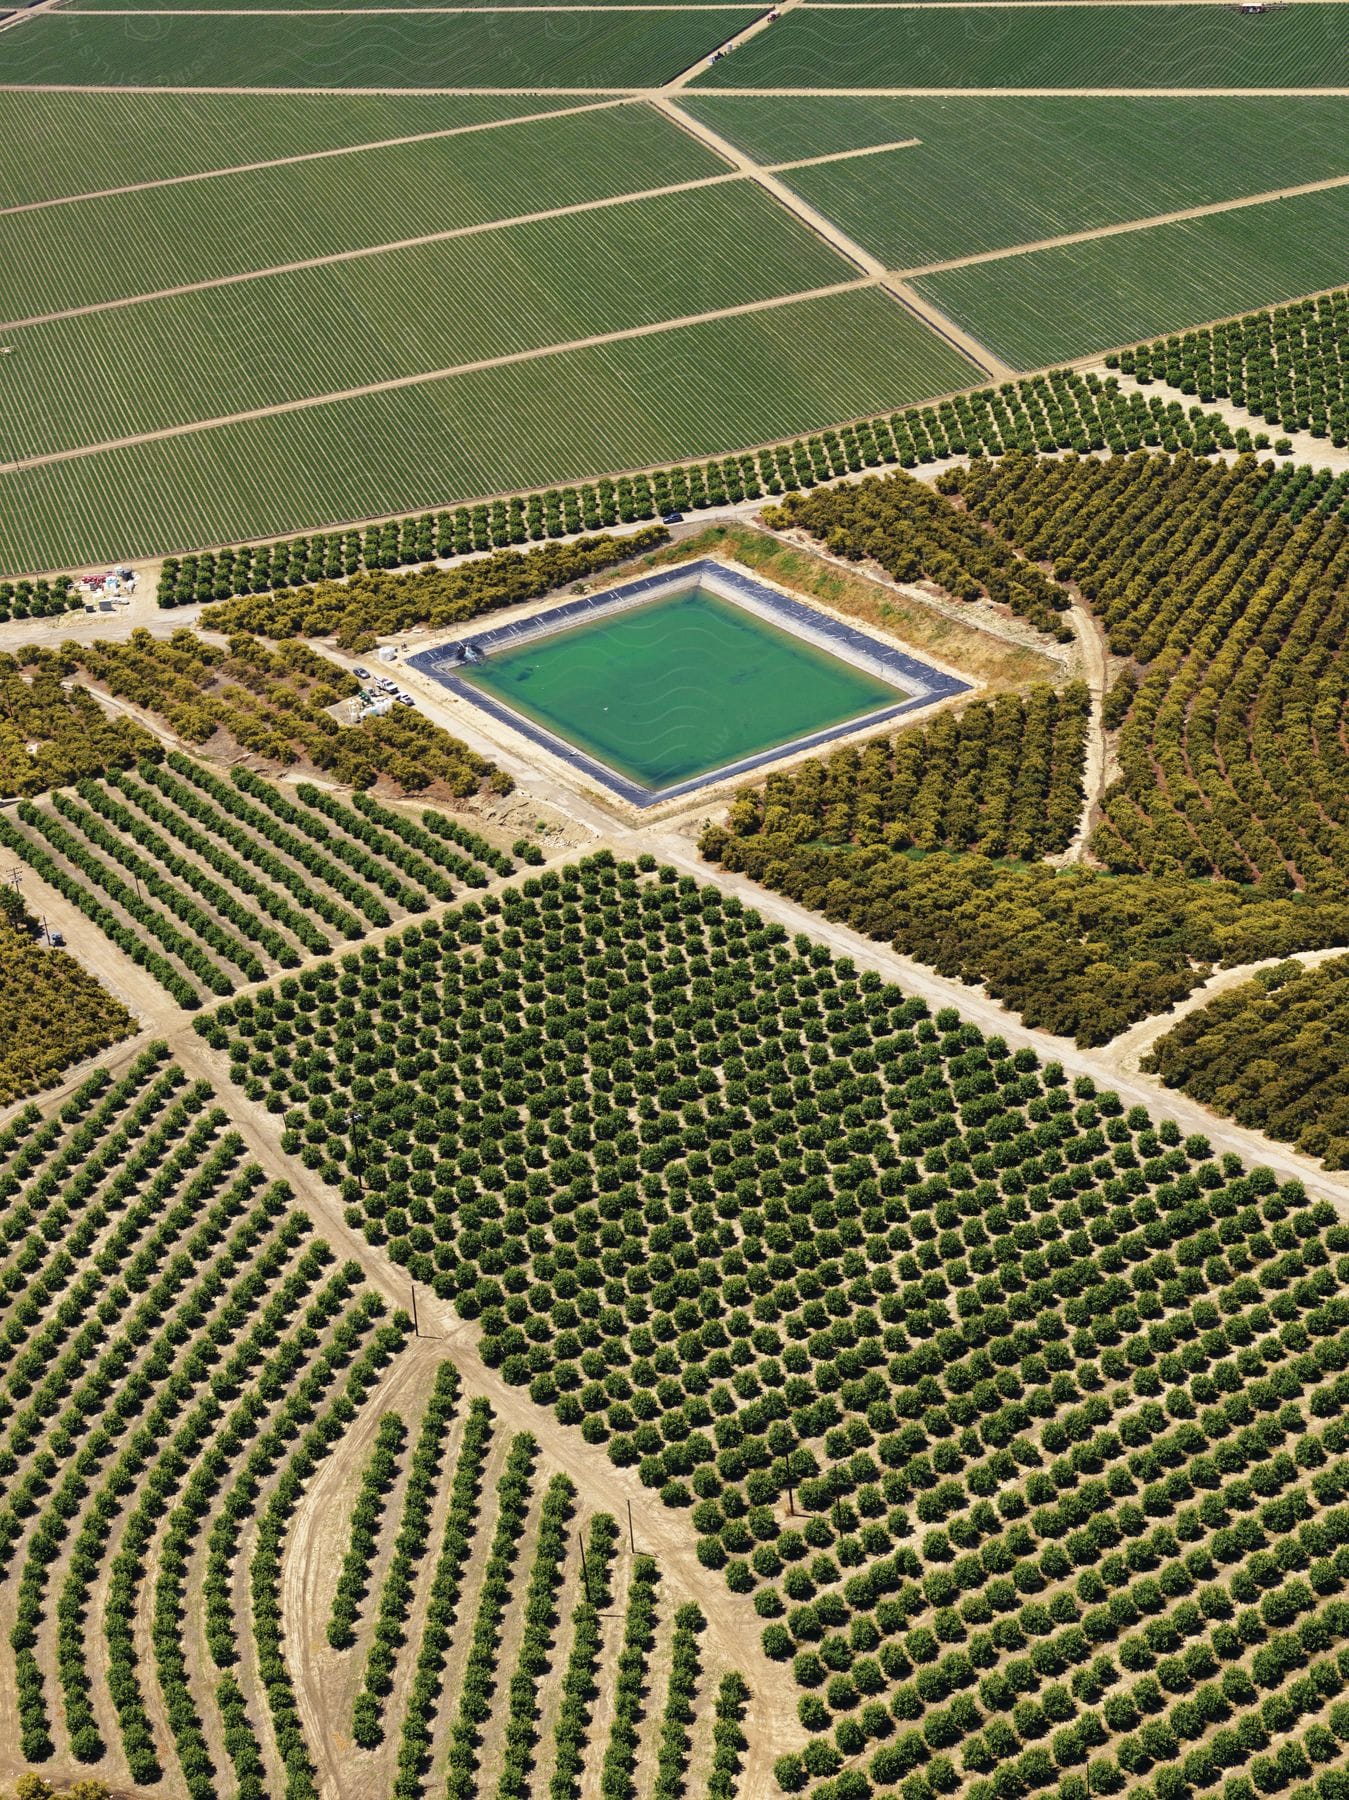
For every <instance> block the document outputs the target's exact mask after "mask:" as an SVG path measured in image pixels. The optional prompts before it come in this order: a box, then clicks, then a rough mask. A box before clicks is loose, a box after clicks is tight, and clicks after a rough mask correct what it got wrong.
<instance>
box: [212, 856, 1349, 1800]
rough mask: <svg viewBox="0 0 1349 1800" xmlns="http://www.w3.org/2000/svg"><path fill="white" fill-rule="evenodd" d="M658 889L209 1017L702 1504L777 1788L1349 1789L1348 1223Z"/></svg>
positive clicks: (994, 1045) (512, 1344)
mask: <svg viewBox="0 0 1349 1800" xmlns="http://www.w3.org/2000/svg"><path fill="white" fill-rule="evenodd" d="M648 860H649V859H648ZM650 867H651V871H652V873H651V874H650V875H649V876H647V877H643V876H642V875H641V874H639V872H638V870H637V869H636V868H634V867H633V866H632V865H630V864H629V865H615V864H614V863H613V862H612V859H610V858H608V857H606V856H601V857H599V858H597V859H594V860H592V861H590V862H587V863H585V864H582V865H581V866H580V867H579V868H572V869H569V870H564V871H562V872H560V873H558V872H551V873H548V874H545V875H544V876H542V877H540V878H538V879H537V880H531V881H528V882H526V883H525V886H524V888H523V890H521V891H508V892H506V893H503V894H502V895H500V896H498V897H496V898H495V899H493V900H492V901H490V902H489V903H488V905H487V907H486V909H485V910H484V909H483V908H480V907H477V906H470V907H468V908H466V909H464V910H463V911H461V912H460V913H459V914H457V915H453V914H452V915H448V916H445V917H442V918H441V919H440V920H439V921H438V922H436V923H435V924H434V925H432V926H426V925H423V926H420V927H412V928H410V929H409V930H408V931H406V932H405V933H404V934H403V935H402V937H401V938H400V939H396V940H391V941H389V942H387V943H386V944H385V945H384V946H383V948H382V950H374V949H372V950H369V951H366V952H362V953H358V954H355V955H352V956H350V957H348V958H346V959H345V960H344V961H342V962H340V963H334V964H330V965H328V966H326V967H321V968H316V969H311V970H309V971H307V972H306V973H305V974H303V975H301V976H300V977H298V978H289V979H287V980H286V981H283V982H282V984H281V986H280V988H279V989H278V990H275V991H272V992H268V993H264V994H262V995H259V996H257V997H255V998H252V999H248V1000H240V1001H237V1002H234V1003H230V1004H227V1005H226V1006H225V1007H224V1008H222V1009H220V1010H218V1011H217V1012H216V1013H215V1014H214V1015H212V1016H210V1017H208V1018H204V1019H203V1020H202V1021H201V1024H200V1026H199V1029H200V1030H201V1031H202V1032H203V1034H204V1035H205V1037H206V1038H207V1041H208V1042H210V1043H211V1044H213V1045H214V1046H215V1047H217V1048H219V1049H222V1050H227V1051H228V1052H229V1055H230V1058H231V1063H232V1070H233V1074H234V1077H235V1079H236V1080H237V1081H239V1082H240V1083H242V1084H243V1086H244V1088H245V1090H246V1092H247V1093H248V1094H249V1095H250V1096H251V1097H254V1098H256V1099H259V1100H262V1101H264V1102H265V1103H266V1104H267V1106H268V1107H269V1109H270V1110H272V1111H273V1112H275V1113H277V1114H278V1115H279V1116H282V1117H284V1121H285V1125H286V1128H287V1131H288V1132H289V1133H290V1134H291V1137H290V1144H291V1147H292V1149H293V1150H300V1149H303V1151H304V1154H305V1155H306V1157H308V1158H310V1159H312V1161H313V1162H314V1163H315V1164H316V1165H317V1166H318V1167H319V1169H320V1172H321V1173H322V1174H324V1175H325V1176H326V1177H327V1178H329V1179H331V1180H334V1181H339V1180H340V1182H341V1185H342V1190H343V1193H344V1195H345V1198H346V1204H347V1207H348V1218H349V1220H350V1221H351V1222H353V1223H354V1224H357V1225H363V1226H364V1229H365V1232H366V1235H367V1237H368V1238H369V1239H370V1241H371V1242H372V1243H376V1244H383V1245H385V1246H386V1247H387V1250H388V1253H389V1254H390V1255H391V1256H392V1257H393V1258H394V1260H395V1261H398V1262H401V1263H404V1264H406V1265H407V1266H408V1267H409V1268H410V1269H411V1270H412V1271H413V1272H414V1273H415V1274H416V1275H417V1277H418V1279H419V1280H422V1281H431V1282H433V1283H434V1285H435V1286H436V1288H437V1289H438V1290H439V1291H441V1292H442V1293H445V1294H448V1295H451V1296H453V1298H454V1302H455V1305H456V1307H457V1308H458V1310H459V1311H460V1313H461V1314H464V1315H465V1316H467V1317H470V1318H476V1319H477V1320H479V1321H480V1325H481V1329H482V1332H483V1337H482V1351H483V1354H484V1356H485V1357H486V1359H487V1360H488V1362H489V1363H494V1364H496V1365H498V1366H499V1367H500V1369H501V1371H502V1374H503V1375H504V1376H505V1378H506V1380H507V1381H509V1382H512V1383H517V1384H522V1385H527V1386H528V1388H529V1392H530V1394H531V1397H532V1398H533V1399H534V1400H535V1402H536V1403H537V1404H539V1405H551V1406H552V1407H553V1408H554V1410H555V1412H556V1414H557V1417H558V1418H559V1419H560V1420H561V1421H562V1422H563V1423H564V1424H568V1425H573V1426H579V1427H580V1429H581V1435H582V1436H583V1437H584V1439H585V1440H586V1441H587V1442H588V1443H589V1444H591V1445H594V1446H597V1447H598V1446H605V1447H606V1448H607V1451H608V1454H609V1456H610V1457H611V1459H612V1460H613V1461H614V1462H616V1463H617V1464H619V1465H620V1466H622V1465H635V1466H637V1467H638V1469H639V1471H640V1475H641V1479H642V1480H643V1482H644V1483H646V1484H647V1485H648V1486H649V1487H651V1488H652V1489H654V1490H659V1493H660V1496H661V1498H662V1500H663V1501H664V1502H665V1504H666V1505H668V1506H670V1507H673V1508H676V1509H679V1508H684V1507H689V1508H691V1509H692V1525H693V1528H694V1530H695V1531H696V1532H697V1533H698V1534H699V1548H698V1554H699V1557H700V1560H701V1561H702V1562H703V1564H704V1566H705V1567H706V1568H707V1569H709V1570H710V1571H721V1573H722V1577H723V1578H724V1579H725V1581H726V1582H727V1584H728V1585H729V1586H730V1588H731V1589H732V1591H733V1592H735V1593H739V1594H744V1595H746V1596H747V1597H748V1596H753V1607H754V1611H755V1612H756V1613H757V1614H758V1617H759V1619H760V1620H761V1621H763V1622H764V1629H763V1642H764V1647H765V1650H766V1651H767V1653H768V1654H769V1656H771V1657H775V1658H778V1659H780V1660H781V1661H782V1662H783V1663H784V1665H786V1666H785V1667H784V1676H785V1675H787V1674H788V1673H789V1672H790V1675H791V1677H792V1678H793V1679H794V1681H795V1683H796V1686H797V1688H798V1690H799V1692H800V1705H799V1711H800V1715H801V1719H802V1722H803V1723H804V1724H805V1725H806V1727H807V1729H808V1730H809V1731H810V1732H811V1734H812V1736H811V1740H810V1742H809V1744H808V1745H807V1748H806V1750H805V1752H804V1754H803V1756H802V1757H796V1756H789V1757H787V1758H785V1759H784V1761H783V1762H782V1763H781V1764H780V1765H779V1778H780V1780H781V1782H782V1784H783V1785H784V1786H785V1787H787V1788H788V1789H791V1788H795V1787H799V1786H801V1785H803V1784H804V1783H805V1782H806V1781H807V1780H808V1779H809V1777H811V1776H815V1777H828V1778H830V1780H831V1781H832V1780H833V1778H834V1776H835V1774H836V1772H837V1771H838V1770H839V1769H840V1766H841V1765H847V1766H848V1768H849V1770H850V1773H849V1774H848V1775H847V1776H845V1777H843V1778H840V1779H839V1780H838V1781H837V1783H836V1784H835V1785H834V1786H832V1787H830V1788H829V1789H828V1791H829V1792H830V1793H831V1794H832V1795H833V1796H835V1797H836V1800H838V1797H842V1796H845V1795H846V1796H848V1797H851V1796H853V1795H856V1796H858V1797H859V1800H865V1797H866V1796H867V1795H869V1794H870V1793H871V1792H872V1785H871V1783H873V1782H874V1784H875V1786H876V1787H877V1788H884V1789H886V1790H887V1791H889V1789H890V1788H891V1787H892V1786H893V1785H895V1784H897V1783H898V1782H899V1781H900V1780H902V1779H905V1778H914V1779H916V1780H917V1781H919V1782H920V1783H921V1786H913V1787H912V1789H911V1788H910V1786H909V1784H908V1781H906V1786H905V1790H904V1791H905V1794H906V1796H909V1797H910V1800H911V1796H917V1795H919V1794H920V1792H921V1794H923V1795H932V1794H935V1793H942V1792H947V1791H952V1790H954V1789H955V1788H957V1787H959V1786H961V1784H962V1782H964V1783H968V1784H969V1785H968V1787H967V1790H966V1791H967V1792H968V1794H969V1795H970V1796H972V1797H973V1800H1001V1797H1002V1796H1004V1795H1007V1796H1019V1795H1021V1794H1024V1793H1026V1792H1028V1791H1031V1790H1034V1789H1043V1788H1045V1787H1050V1788H1053V1787H1054V1786H1055V1785H1056V1784H1057V1793H1058V1796H1060V1797H1061V1800H1085V1796H1086V1795H1087V1793H1088V1791H1090V1792H1093V1793H1101V1794H1108V1793H1112V1792H1115V1791H1117V1790H1118V1789H1120V1788H1121V1787H1123V1786H1126V1785H1128V1784H1130V1783H1132V1782H1134V1781H1136V1780H1137V1779H1138V1778H1139V1777H1141V1776H1144V1775H1148V1774H1150V1773H1151V1774H1154V1776H1155V1779H1156V1785H1155V1786H1154V1787H1152V1788H1151V1789H1149V1791H1150V1792H1153V1793H1155V1794H1157V1795H1159V1796H1162V1795H1166V1796H1170V1797H1171V1800H1184V1797H1185V1796H1187V1795H1189V1794H1190V1793H1191V1792H1193V1791H1196V1790H1200V1789H1204V1788H1207V1787H1209V1786H1211V1785H1212V1784H1213V1783H1214V1782H1215V1781H1218V1780H1220V1779H1222V1777H1223V1774H1224V1771H1228V1770H1230V1771H1236V1772H1237V1773H1239V1774H1241V1775H1244V1776H1246V1777H1248V1778H1250V1779H1252V1780H1254V1782H1255V1784H1256V1786H1257V1787H1258V1788H1259V1790H1260V1791H1261V1792H1264V1793H1271V1794H1272V1793H1277V1792H1280V1791H1282V1788H1283V1787H1284V1786H1285V1785H1287V1784H1288V1783H1289V1782H1291V1781H1295V1780H1298V1779H1305V1778H1307V1777H1309V1776H1310V1775H1312V1774H1313V1773H1314V1771H1315V1769H1316V1767H1318V1766H1325V1765H1326V1764H1327V1763H1336V1762H1342V1761H1343V1757H1344V1745H1345V1743H1347V1742H1349V1708H1346V1707H1345V1706H1343V1705H1339V1704H1337V1703H1338V1700H1339V1696H1340V1695H1341V1694H1342V1693H1343V1692H1344V1690H1345V1688H1346V1686H1349V1605H1347V1604H1346V1603H1345V1601H1344V1600H1343V1599H1342V1598H1339V1596H1340V1595H1342V1594H1343V1593H1344V1590H1345V1588H1346V1586H1349V1509H1346V1507H1345V1506H1344V1505H1343V1504H1342V1502H1343V1501H1344V1500H1345V1499H1346V1497H1347V1496H1349V1458H1347V1457H1346V1452H1349V1424H1346V1418H1345V1415H1346V1410H1347V1408H1349V1398H1347V1395H1346V1379H1347V1378H1346V1376H1345V1375H1344V1373H1343V1371H1344V1370H1345V1369H1346V1366H1347V1365H1349V1302H1346V1301H1345V1300H1344V1298H1343V1297H1342V1295H1341V1294H1340V1292H1339V1288H1340V1286H1341V1285H1342V1284H1343V1282H1344V1280H1345V1279H1346V1278H1349V1260H1346V1255H1345V1253H1346V1252H1349V1230H1346V1228H1345V1227H1344V1226H1342V1225H1339V1224H1337V1223H1336V1218H1335V1214H1334V1211H1333V1209H1332V1208H1330V1207H1329V1206H1328V1205H1322V1206H1319V1207H1316V1208H1310V1207H1308V1206H1307V1204H1306V1202H1305V1198H1304V1196H1303V1194H1302V1191H1301V1189H1300V1187H1299V1185H1298V1184H1297V1183H1292V1184H1289V1185H1288V1186H1287V1187H1285V1188H1283V1189H1281V1190H1280V1189H1278V1188H1277V1186H1276V1183H1275V1181H1274V1179H1273V1177H1272V1176H1270V1175H1269V1174H1268V1172H1267V1171H1264V1172H1262V1171H1258V1170H1257V1171H1255V1172H1254V1173H1250V1174H1248V1173H1245V1172H1243V1170H1242V1169H1241V1167H1240V1164H1239V1163H1238V1162H1237V1160H1236V1159H1235V1158H1231V1157H1228V1158H1225V1159H1224V1160H1223V1161H1222V1162H1221V1164H1220V1163H1219V1162H1217V1161H1215V1160H1213V1158H1212V1157H1211V1155H1210V1152H1209V1147H1208V1144H1207V1142H1206V1141H1205V1140H1203V1139H1202V1138H1189V1139H1186V1140H1185V1141H1184V1142H1183V1143H1182V1141H1181V1138H1180V1134H1179V1133H1178V1131H1177V1130H1176V1129H1175V1127H1174V1126H1171V1125H1165V1124H1164V1125H1162V1126H1161V1127H1157V1126H1155V1125H1154V1124H1153V1122H1152V1121H1151V1120H1150V1119H1149V1118H1148V1117H1147V1115H1146V1114H1145V1113H1144V1112H1143V1110H1142V1108H1135V1109H1134V1110H1133V1111H1132V1112H1130V1113H1129V1114H1128V1115H1127V1117H1126V1116H1125V1113H1124V1108H1123V1106H1122V1105H1121V1103H1120V1102H1119V1100H1118V1099H1117V1098H1116V1097H1115V1096H1114V1095H1113V1094H1108V1093H1098V1092H1097V1091H1096V1090H1095V1088H1094V1087H1093V1086H1092V1084H1091V1083H1090V1082H1088V1081H1079V1082H1078V1083H1077V1084H1076V1088H1075V1090H1073V1091H1070V1090H1069V1088H1068V1086H1067V1085H1066V1084H1065V1081H1064V1077H1063V1075H1062V1072H1061V1071H1060V1070H1058V1069H1057V1068H1056V1067H1055V1066H1053V1065H1051V1066H1048V1067H1045V1068H1040V1067H1039V1066H1037V1064H1036V1062H1035V1059H1034V1057H1033V1056H1032V1055H1031V1054H1030V1053H1029V1052H1021V1053H1018V1054H1017V1055H1016V1056H1015V1057H1013V1056H1010V1055H1009V1054H1008V1052H1007V1049H1006V1047H1005V1045H1003V1044H1002V1043H1001V1042H1000V1041H999V1040H996V1039H994V1040H987V1041H986V1040H984V1039H983V1038H982V1037H981V1036H980V1034H979V1033H978V1032H977V1031H975V1030H973V1029H972V1028H970V1027H968V1026H964V1027H962V1026H961V1025H960V1022H959V1019H958V1017H957V1015H956V1014H955V1012H954V1010H950V1011H948V1012H946V1013H943V1014H940V1015H939V1016H938V1017H937V1018H936V1019H935V1020H933V1019H930V1018H929V1017H928V1015H927V1009H926V1007H925V1006H924V1005H923V1004H922V1003H921V1002H914V1001H908V1000H906V999H905V997H904V996H903V994H902V993H901V992H899V991H898V990H897V989H895V988H892V987H886V986H885V985H884V984H883V983H882V982H881V981H880V980H879V979H878V978H876V977H874V976H862V977H860V978H859V976H858V975H857V973H856V972H855V970H854V969H853V968H852V967H851V965H850V964H848V963H846V962H842V963H834V962H832V961H831V959H830V957H829V956H828V954H827V953H826V952H825V951H824V950H822V949H818V948H812V947H811V946H810V945H809V943H808V942H807V941H806V940H804V939H802V940H798V944H797V946H796V947H795V948H793V947H792V946H790V945H789V944H787V943H786V942H785V939H784V934H783V933H782V931H781V929H780V928H778V927H773V926H765V925H764V924H763V922H762V921H761V920H760V919H759V918H758V917H757V916H756V915H755V914H754V913H752V912H746V911H745V910H743V909H742V907H741V906H740V904H739V903H738V902H737V901H736V900H735V899H733V898H726V897H724V896H722V895H721V894H720V893H719V892H717V891H716V890H715V889H699V887H698V886H697V885H696V884H695V883H694V882H693V881H691V880H688V879H684V880H678V879H676V877H675V874H674V872H673V871H671V870H665V871H659V872H657V871H655V867H654V863H651V864H650ZM353 1104H354V1105H355V1106H356V1108H357V1109H358V1111H359V1114H360V1117H361V1121H362V1123H361V1136H360V1139H359V1141H358V1142H356V1143H355V1144H354V1145H353V1142H352V1140H351V1136H350V1133H349V1131H348V1130H347V1127H346V1125H345V1123H344V1120H345V1117H346V1113H347V1109H348V1108H349V1107H350V1106H352V1105H353ZM789 1490H790V1506H791V1507H792V1508H794V1510H795V1511H796V1513H797V1514H798V1517H797V1518H796V1519H795V1520H794V1519H792V1518H791V1517H790V1516H788V1509H787V1508H785V1507H784V1506H783V1504H782V1502H783V1501H784V1500H787V1499H788V1495H789ZM748 1604H749V1602H748V1598H747V1610H748ZM631 1616H632V1615H631V1612H630V1613H629V1620H630V1622H631ZM1168 1765H1174V1768H1175V1775H1176V1779H1175V1780H1174V1781H1172V1780H1170V1779H1169V1778H1168V1779H1167V1780H1166V1781H1165V1782H1163V1781H1162V1779H1161V1776H1162V1774H1163V1773H1164V1772H1165V1770H1166V1768H1167V1766H1168ZM867 1767H869V1769H870V1779H868V1778H866V1777H864V1776H862V1775H861V1773H860V1771H861V1770H862V1769H864V1768H867ZM1000 1768H1005V1769H1006V1771H1007V1773H1006V1774H1004V1775H996V1776H995V1778H994V1780H993V1781H992V1782H991V1783H990V1782H989V1781H988V1780H987V1779H986V1777H988V1776H990V1775H994V1772H995V1771H996V1770H998V1769H1000ZM859 1781H860V1784H861V1785H858V1783H859ZM1339 1791H1340V1790H1339V1789H1332V1788H1326V1789H1324V1790H1323V1792H1324V1794H1325V1795H1326V1796H1327V1800H1330V1796H1332V1795H1334V1794H1338V1793H1339ZM817 1792H818V1793H820V1794H823V1793H825V1792H826V1789H825V1788H824V1787H820V1788H818V1789H817ZM1245 1792H1246V1789H1245V1788H1244V1787H1239V1788H1231V1789H1229V1793H1230V1794H1231V1795H1232V1796H1233V1800H1235V1797H1236V1796H1237V1795H1238V1794H1239V1793H1241V1794H1244V1793H1245Z"/></svg>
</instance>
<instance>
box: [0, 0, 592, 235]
mask: <svg viewBox="0 0 1349 1800" xmlns="http://www.w3.org/2000/svg"><path fill="white" fill-rule="evenodd" d="M25 29H26V27H25ZM575 104H578V102H576V101H569V100H567V99H566V98H564V97H562V96H554V97H552V98H549V97H548V96H547V95H544V94H537V95H524V94H521V95H509V94H492V95H486V94H435V95H428V94H400V95H398V96H396V97H395V96H393V95H387V94H181V93H180V94H160V93H70V92H57V93H48V92H44V91H41V90H37V89H22V88H20V89H11V90H10V91H8V92H6V93H0V131H2V132H3V134H4V141H5V161H4V165H3V167H0V207H9V206H30V205H32V204H34V203H35V202H37V201H41V200H59V199H64V198H66V197H68V196H70V195H73V194H89V193H101V192H104V191H105V190H106V189H108V188H113V187H118V186H121V185H123V184H126V183H130V182H138V181H172V180H176V179H178V178H179V177H181V176H184V175H196V174H200V173H202V172H204V171H209V170H216V169H229V168H235V167H238V166H240V165H242V164H246V163H253V162H265V161H267V160H268V159H270V158H274V157H287V156H312V155H313V154H314V153H315V152H318V151H324V150H342V149H350V148H352V147H355V146H358V145H367V144H377V143H380V142H387V141H388V140H389V139H390V138H402V137H408V136H413V135H416V134H418V133H421V132H429V131H462V130H464V129H466V128H472V127H473V126H475V125H480V124H485V123H488V122H490V121H492V120H497V119H509V118H512V117H516V116H519V115H522V114H530V113H542V112H547V111H549V110H550V109H553V108H556V107H564V106H569V105H575ZM579 104H584V102H579Z"/></svg>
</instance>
